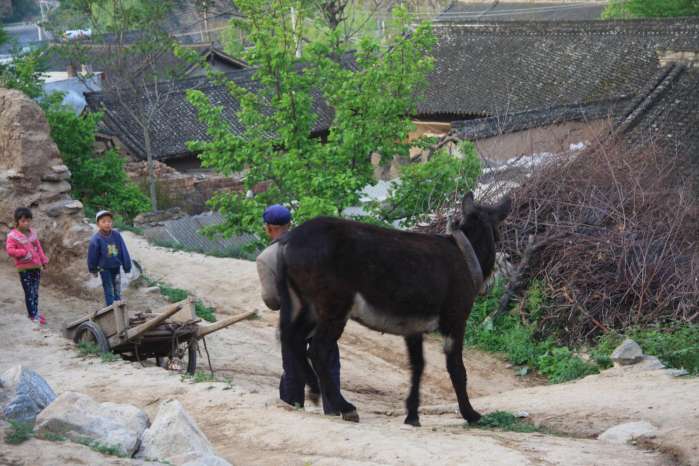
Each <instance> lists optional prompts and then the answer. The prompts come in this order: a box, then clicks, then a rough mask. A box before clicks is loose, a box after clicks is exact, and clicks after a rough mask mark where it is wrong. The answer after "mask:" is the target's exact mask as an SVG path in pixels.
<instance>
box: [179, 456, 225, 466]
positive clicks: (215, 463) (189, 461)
mask: <svg viewBox="0 0 699 466" xmlns="http://www.w3.org/2000/svg"><path fill="white" fill-rule="evenodd" d="M170 461H171V462H172V463H173V464H178V465H182V466H233V465H231V463H229V462H228V461H226V460H224V459H223V458H221V457H220V456H216V455H203V456H202V455H197V454H194V453H189V454H186V455H180V456H176V457H174V458H172V460H170Z"/></svg>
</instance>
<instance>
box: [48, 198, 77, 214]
mask: <svg viewBox="0 0 699 466" xmlns="http://www.w3.org/2000/svg"><path fill="white" fill-rule="evenodd" d="M82 209H83V203H82V202H80V201H74V200H72V199H68V200H65V201H58V202H54V203H53V204H49V205H48V206H46V215H48V216H49V217H58V216H60V215H61V214H69V215H70V214H75V213H77V212H80V211H81V210H82Z"/></svg>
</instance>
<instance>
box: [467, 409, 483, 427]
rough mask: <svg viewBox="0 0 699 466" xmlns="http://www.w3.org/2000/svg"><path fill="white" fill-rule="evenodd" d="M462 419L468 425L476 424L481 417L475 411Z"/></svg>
mask: <svg viewBox="0 0 699 466" xmlns="http://www.w3.org/2000/svg"><path fill="white" fill-rule="evenodd" d="M464 419H466V421H468V423H469V424H476V423H477V422H478V421H480V420H481V415H480V414H479V413H478V412H476V411H471V412H470V413H468V414H466V415H465V416H464Z"/></svg>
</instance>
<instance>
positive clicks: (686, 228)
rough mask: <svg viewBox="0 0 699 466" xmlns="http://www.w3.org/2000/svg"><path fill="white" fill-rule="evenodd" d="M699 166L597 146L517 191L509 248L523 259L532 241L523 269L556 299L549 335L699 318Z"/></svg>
mask: <svg viewBox="0 0 699 466" xmlns="http://www.w3.org/2000/svg"><path fill="white" fill-rule="evenodd" d="M695 168H696V165H695V166H694V167H693V166H692V165H691V164H689V163H688V162H686V161H685V159H684V158H683V157H681V156H680V154H667V153H666V152H663V151H661V150H660V149H659V148H657V147H645V148H642V149H638V148H637V149H629V148H628V147H624V146H621V145H618V146H613V147H609V146H607V147H598V148H597V149H595V150H592V151H585V152H583V153H581V154H580V155H578V156H576V157H574V158H567V159H565V158H559V159H557V160H556V161H554V162H552V163H549V164H547V165H546V166H544V167H542V168H540V169H539V170H537V171H536V172H535V173H534V174H533V175H532V176H531V178H530V179H529V180H528V181H527V182H526V183H525V184H524V185H522V186H521V187H519V188H517V189H515V190H514V191H512V192H511V196H512V198H513V201H514V203H513V205H514V209H513V212H512V214H511V215H510V217H509V219H508V220H507V222H506V223H505V225H504V226H503V230H502V239H503V241H502V247H503V249H504V251H505V252H506V253H508V254H509V255H510V257H511V259H512V260H513V261H514V262H518V261H519V260H520V259H521V258H522V257H524V256H525V254H524V252H525V250H526V249H527V247H528V244H529V245H531V244H534V245H535V247H534V248H533V249H532V251H531V254H529V260H528V263H527V264H525V270H524V272H525V276H526V278H527V279H528V280H531V279H534V278H536V279H539V280H541V282H542V283H543V285H544V287H545V290H546V292H547V294H548V296H549V297H550V298H551V302H549V304H548V305H546V306H545V307H544V310H543V313H542V315H541V316H540V318H539V319H538V325H539V330H540V331H541V332H542V333H543V334H557V335H558V336H559V337H560V338H561V339H562V340H564V341H567V342H581V341H583V340H588V339H589V338H590V337H592V336H594V335H596V334H599V333H600V332H607V331H608V330H610V329H623V328H627V327H630V326H636V325H647V324H651V323H662V322H669V321H684V322H692V321H697V320H698V319H697V317H698V316H699V252H698V251H699V207H698V201H697V194H696V191H695V188H694V187H693V186H692V183H693V181H692V180H693V179H696V178H694V176H696V173H697V171H696V169H695ZM529 247H530V248H531V246H529Z"/></svg>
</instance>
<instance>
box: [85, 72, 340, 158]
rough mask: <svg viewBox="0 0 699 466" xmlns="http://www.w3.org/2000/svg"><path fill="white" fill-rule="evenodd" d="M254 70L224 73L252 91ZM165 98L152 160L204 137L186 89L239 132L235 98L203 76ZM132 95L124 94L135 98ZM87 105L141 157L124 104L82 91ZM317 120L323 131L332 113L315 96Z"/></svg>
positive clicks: (183, 151)
mask: <svg viewBox="0 0 699 466" xmlns="http://www.w3.org/2000/svg"><path fill="white" fill-rule="evenodd" d="M254 73H255V70H253V69H247V70H241V71H234V72H230V73H226V76H227V77H228V78H229V79H231V80H232V81H234V82H235V83H236V84H238V85H239V86H241V87H243V88H245V89H248V90H250V91H252V92H256V91H257V90H259V88H260V86H259V83H258V82H257V81H256V80H255V79H253V77H254ZM171 86H174V88H170V89H171V90H169V91H167V92H168V95H169V97H168V98H167V100H166V102H165V103H164V104H163V105H160V106H159V108H158V109H157V111H156V115H155V117H154V118H153V125H152V131H151V138H152V147H153V149H154V152H155V158H156V159H161V160H165V159H170V158H176V157H180V156H183V155H187V154H189V153H190V152H189V150H188V149H187V147H186V144H187V142H189V141H195V140H208V139H209V136H208V135H207V128H206V125H205V124H203V123H201V122H200V121H199V119H198V117H197V113H196V110H195V109H194V107H193V106H192V105H191V104H190V103H189V102H188V101H187V99H186V92H187V90H189V89H198V90H200V91H202V92H203V93H204V94H205V95H206V96H207V97H208V98H209V99H210V100H211V102H212V103H213V104H214V105H221V106H223V117H224V118H225V120H226V121H227V122H228V123H229V125H230V127H231V129H232V131H233V132H234V133H236V134H239V135H241V134H242V133H243V126H242V124H241V123H240V121H239V120H238V117H237V115H236V113H237V112H238V110H239V109H240V106H239V103H238V101H237V100H236V99H235V98H233V96H231V94H230V93H229V92H228V89H227V87H226V85H225V84H220V83H217V82H213V81H211V80H209V79H207V78H206V77H194V78H190V79H185V80H181V81H177V82H175V83H172V84H171ZM135 98H136V97H133V96H131V97H127V98H126V101H127V102H128V101H129V99H135ZM86 99H87V104H88V107H89V108H90V110H91V111H102V112H103V113H104V120H103V122H104V125H105V126H106V127H107V129H108V130H109V132H110V133H111V134H114V135H116V136H118V137H119V139H120V140H121V141H122V142H123V143H124V144H125V145H126V146H127V147H128V149H129V150H130V151H131V152H132V153H134V154H135V155H136V156H138V157H140V158H142V159H145V158H146V155H145V149H144V143H143V133H142V130H141V129H140V127H139V125H138V123H137V122H136V121H135V120H134V119H133V118H132V117H131V115H130V114H129V112H128V111H126V109H125V108H124V105H122V104H120V103H119V100H117V99H116V97H114V95H113V94H109V93H91V94H86ZM314 110H315V112H316V114H317V116H318V121H317V123H316V125H315V128H314V131H316V132H322V131H324V130H326V129H327V128H328V127H329V125H330V123H331V121H332V118H333V112H332V110H330V108H329V107H328V106H327V105H326V104H325V103H324V102H323V101H322V99H321V98H320V97H319V96H318V95H317V96H316V101H315V108H314Z"/></svg>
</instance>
